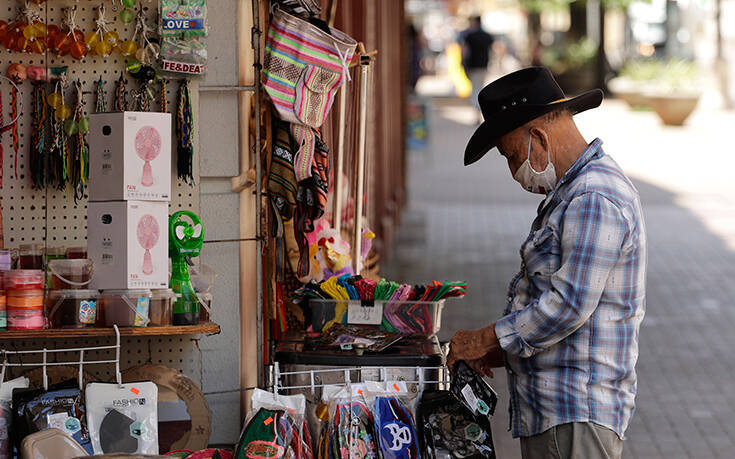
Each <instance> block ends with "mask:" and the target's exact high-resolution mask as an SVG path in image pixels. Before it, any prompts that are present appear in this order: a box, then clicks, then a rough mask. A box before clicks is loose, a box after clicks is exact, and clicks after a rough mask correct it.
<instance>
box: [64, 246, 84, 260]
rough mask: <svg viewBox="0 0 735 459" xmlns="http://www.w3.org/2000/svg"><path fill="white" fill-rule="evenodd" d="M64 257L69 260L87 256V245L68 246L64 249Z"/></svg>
mask: <svg viewBox="0 0 735 459" xmlns="http://www.w3.org/2000/svg"><path fill="white" fill-rule="evenodd" d="M66 258H67V259H69V260H77V259H79V258H89V257H88V256H87V247H69V248H68V249H66Z"/></svg>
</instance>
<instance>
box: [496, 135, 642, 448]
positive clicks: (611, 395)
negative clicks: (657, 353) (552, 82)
mask: <svg viewBox="0 0 735 459" xmlns="http://www.w3.org/2000/svg"><path fill="white" fill-rule="evenodd" d="M601 144H602V142H601V141H600V140H599V139H595V140H594V141H593V142H592V143H591V144H590V145H589V146H588V147H587V149H586V150H585V152H584V153H583V154H582V155H581V156H580V157H579V158H578V159H577V161H576V162H575V163H574V164H573V165H572V167H571V168H570V169H569V171H568V172H567V173H566V174H565V175H564V177H562V179H561V180H560V181H559V184H558V185H557V186H556V188H555V190H554V191H552V192H551V193H550V194H549V195H548V196H547V198H546V200H544V201H543V202H542V203H541V205H540V206H539V210H538V216H537V217H536V219H535V220H534V222H533V225H532V228H531V233H530V234H529V236H528V239H527V240H526V242H525V243H524V244H523V245H522V247H521V260H522V262H521V270H520V272H519V273H518V274H517V275H516V276H515V278H514V279H513V281H512V282H511V285H510V288H509V291H508V303H507V307H506V311H505V314H506V315H505V316H504V317H503V318H501V319H500V320H499V321H498V322H497V325H496V328H495V331H496V333H497V335H498V338H499V340H500V344H501V346H502V347H503V349H504V350H505V351H506V367H507V370H508V386H509V389H510V413H511V426H512V431H513V436H514V437H527V436H531V435H536V434H539V433H542V432H544V431H546V430H548V429H549V428H551V427H553V426H555V425H559V424H565V423H569V422H588V421H589V422H594V423H597V424H600V425H602V426H605V427H608V428H610V429H612V430H614V431H615V432H616V433H617V434H618V435H619V436H620V437H621V438H622V437H623V435H624V433H625V430H626V428H627V427H628V423H629V422H630V418H631V416H632V415H633V411H634V401H635V394H636V373H635V363H636V361H637V359H638V331H639V327H640V323H641V320H642V319H643V314H644V312H645V298H646V292H645V280H646V259H647V253H646V231H645V227H644V222H643V215H642V212H641V203H640V199H639V197H638V192H637V190H636V189H635V188H634V186H633V184H632V183H631V182H630V180H628V178H627V177H626V176H625V175H624V174H623V172H622V171H621V169H620V167H619V166H618V165H617V164H616V163H615V161H613V160H612V159H611V158H610V157H609V156H607V155H605V153H604V152H603V151H602V148H601Z"/></svg>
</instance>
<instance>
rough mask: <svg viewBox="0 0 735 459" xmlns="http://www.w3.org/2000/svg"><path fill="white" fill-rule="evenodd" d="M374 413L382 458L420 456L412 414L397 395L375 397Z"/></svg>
mask: <svg viewBox="0 0 735 459" xmlns="http://www.w3.org/2000/svg"><path fill="white" fill-rule="evenodd" d="M374 413H375V424H376V425H375V430H376V432H377V434H378V439H379V445H380V452H381V454H382V457H383V459H420V458H421V453H420V451H421V448H420V446H419V439H418V435H417V433H416V427H415V424H414V422H413V416H411V413H410V412H409V410H408V409H407V408H406V406H405V405H404V404H403V403H402V402H401V400H400V399H399V398H398V397H396V396H391V395H389V396H379V397H376V398H375V408H374Z"/></svg>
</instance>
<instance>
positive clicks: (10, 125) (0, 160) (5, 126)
mask: <svg viewBox="0 0 735 459" xmlns="http://www.w3.org/2000/svg"><path fill="white" fill-rule="evenodd" d="M0 78H3V79H6V80H8V81H9V82H10V84H11V85H12V86H13V91H14V92H17V91H18V87H17V85H16V84H15V81H13V79H12V78H8V77H6V76H3V75H0ZM2 106H3V101H2V97H0V186H2V184H3V169H4V166H3V156H4V155H3V144H2V134H3V132H5V131H7V130H8V129H15V126H16V125H17V124H18V123H17V122H18V118H19V117H20V114H19V112H18V113H16V114H15V116H13V118H12V121H10V122H9V123H8V124H4V123H3V114H2ZM16 156H17V154H16Z"/></svg>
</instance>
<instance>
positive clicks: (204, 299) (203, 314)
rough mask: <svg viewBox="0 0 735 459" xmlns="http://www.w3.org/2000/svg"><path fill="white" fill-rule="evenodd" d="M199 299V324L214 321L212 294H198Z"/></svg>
mask: <svg viewBox="0 0 735 459" xmlns="http://www.w3.org/2000/svg"><path fill="white" fill-rule="evenodd" d="M197 298H199V306H201V308H200V309H199V323H200V324H204V323H207V322H209V321H211V320H212V314H211V312H212V294H211V293H209V292H197Z"/></svg>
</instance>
